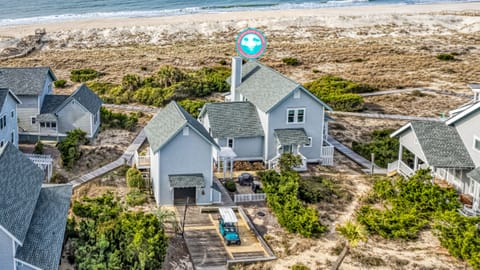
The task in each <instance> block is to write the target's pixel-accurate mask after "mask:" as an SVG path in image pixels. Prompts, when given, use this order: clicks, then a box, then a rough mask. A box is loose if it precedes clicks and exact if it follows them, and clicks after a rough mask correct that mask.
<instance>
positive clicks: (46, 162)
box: [25, 154, 53, 182]
mask: <svg viewBox="0 0 480 270" xmlns="http://www.w3.org/2000/svg"><path fill="white" fill-rule="evenodd" d="M25 156H26V157H28V158H29V159H30V160H31V161H32V162H33V163H35V164H36V165H37V166H38V167H40V169H42V170H44V171H45V170H46V171H47V182H50V179H51V178H52V174H53V158H52V156H50V155H38V154H25Z"/></svg>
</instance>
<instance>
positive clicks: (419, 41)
mask: <svg viewBox="0 0 480 270" xmlns="http://www.w3.org/2000/svg"><path fill="white" fill-rule="evenodd" d="M245 27H256V28H259V29H261V30H263V31H264V32H265V34H266V36H267V39H268V42H269V44H268V48H267V52H266V53H265V55H264V56H263V57H262V58H261V59H260V61H262V62H264V63H265V64H267V65H269V66H271V67H273V68H275V69H276V70H279V71H280V72H282V73H283V74H286V75H287V76H289V77H291V78H293V79H295V80H297V81H298V82H300V83H305V82H308V81H311V80H313V79H316V78H318V77H320V76H322V75H325V74H332V75H336V76H341V77H343V78H346V79H350V80H353V81H357V82H361V83H367V84H370V85H373V86H376V87H379V88H381V89H389V88H402V87H413V86H423V87H431V88H435V89H442V90H450V91H457V92H463V93H469V92H470V90H469V89H468V87H467V84H468V83H471V82H480V3H478V2H477V3H475V2H473V3H458V4H430V5H386V6H362V7H342V8H322V9H301V10H276V11H251V12H232V13H214V14H195V15H182V16H174V17H158V18H121V19H120V18H112V19H91V20H80V21H66V22H56V23H45V24H35V25H19V26H10V27H0V57H1V56H2V54H3V55H4V56H5V55H6V54H7V53H8V52H9V51H12V50H13V51H14V50H15V48H16V47H18V46H19V44H21V42H22V40H23V39H24V37H25V36H27V35H32V34H33V33H34V31H35V29H38V28H44V29H45V30H46V35H45V36H44V37H43V38H42V42H41V46H40V47H41V48H38V49H36V50H34V51H33V52H32V53H29V54H28V55H27V56H25V57H19V58H14V59H8V60H3V61H1V60H0V65H1V66H50V67H52V69H53V71H54V72H55V74H56V75H57V77H58V78H59V79H67V80H68V78H69V74H70V71H71V70H72V69H74V68H94V69H96V70H98V71H100V72H102V73H103V74H104V76H102V77H101V78H100V79H99V80H100V81H106V82H113V83H121V81H122V77H123V76H124V75H125V74H129V73H132V74H139V75H141V76H147V75H151V74H153V73H154V72H156V71H157V70H158V69H159V67H160V66H162V65H166V64H168V65H174V66H177V67H180V68H187V69H195V68H200V67H202V66H206V65H210V66H212V65H219V64H225V63H226V65H228V64H229V63H230V57H231V56H234V55H236V52H235V38H236V36H237V34H238V32H239V31H241V30H242V29H244V28H245ZM440 53H451V54H454V55H455V59H456V60H455V61H441V60H438V59H437V58H436V56H437V55H438V54H440ZM284 57H295V58H297V59H299V60H300V62H301V64H300V65H299V66H287V65H285V64H284V63H283V62H282V58H284ZM68 85H69V87H68V88H67V89H66V90H59V89H56V91H57V92H59V93H63V92H69V91H72V90H73V89H75V87H76V86H78V84H75V83H72V82H68ZM406 95H407V94H405V95H391V96H387V97H388V99H386V98H382V97H378V98H371V99H368V100H367V101H368V102H373V103H374V104H373V103H372V104H369V106H370V107H375V109H376V110H378V111H382V112H384V113H401V114H407V115H408V114H411V115H415V114H417V115H438V114H439V113H440V111H439V110H441V111H442V112H443V111H445V110H448V109H453V108H454V107H455V106H457V105H458V104H459V103H462V102H464V101H462V100H454V101H453V100H452V99H451V97H449V96H438V97H435V98H430V96H426V97H424V98H422V99H421V100H420V101H419V100H417V102H416V103H413V102H411V101H409V100H411V99H412V97H410V96H408V99H407V98H406ZM413 99H419V98H413ZM466 101H467V100H465V102H466ZM422 102H423V104H424V106H421V105H419V103H422ZM440 103H441V104H442V106H438V104H440ZM395 104H401V106H395ZM414 104H416V105H414ZM449 104H450V105H451V106H450V107H449V106H448V105H449ZM396 107H398V108H396ZM439 107H440V108H439ZM392 108H394V109H395V108H396V110H394V109H392ZM398 110H400V111H398ZM435 110H437V111H435ZM342 121H343V122H342ZM351 121H356V122H358V120H356V119H353V120H351ZM337 122H338V123H340V124H345V125H347V126H350V123H349V122H348V121H346V120H342V119H341V118H339V120H338V121H337ZM397 125H398V124H397ZM373 126H374V125H371V124H365V126H364V127H362V128H363V129H362V132H363V133H362V134H363V135H364V134H366V133H369V132H371V130H368V127H373ZM382 126H384V125H383V124H382ZM376 127H377V128H378V125H377V126H376ZM364 131H365V132H364ZM355 132H357V133H358V131H357V130H355ZM336 162H337V161H336ZM359 183H360V182H359ZM370 184H371V183H370ZM362 185H363V186H365V185H369V183H363V184H362ZM353 210H354V209H353V208H352V209H350V211H349V212H345V213H341V214H338V216H339V217H337V218H338V219H336V220H337V221H338V220H345V219H348V218H351V216H352V214H353V212H354V211H353ZM335 215H337V214H335ZM280 231H281V230H280ZM281 237H283V236H281V235H280V236H279V239H280V238H281ZM340 241H341V239H340V238H339V237H338V236H336V233H335V232H334V231H333V232H330V233H329V234H328V235H327V236H326V237H323V238H321V239H319V240H308V241H306V240H305V239H302V238H295V237H293V238H292V239H288V241H287V242H288V243H283V242H281V241H279V242H278V243H274V245H276V246H274V247H273V248H274V249H275V250H278V249H285V250H289V252H287V253H288V254H286V255H282V256H280V258H279V260H277V261H274V262H271V263H267V264H266V265H253V266H249V269H288V267H290V266H292V265H293V264H295V263H297V262H300V263H304V264H307V265H308V266H309V267H310V268H311V269H325V268H329V266H330V265H331V263H332V262H333V261H334V260H335V259H336V255H334V254H333V250H334V248H335V246H336V245H338V243H339V242H340ZM283 245H285V247H284V246H283ZM353 255H355V256H353ZM353 255H352V256H349V257H347V259H346V261H345V262H344V264H343V266H342V269H463V267H464V263H462V262H459V261H458V260H456V259H454V258H453V257H451V256H449V255H448V252H447V251H446V250H445V249H443V248H441V247H440V246H439V243H438V241H437V240H436V239H435V237H433V236H432V235H431V233H430V232H425V233H423V234H422V235H421V237H420V239H419V240H418V241H417V242H408V243H399V242H398V243H397V242H391V241H387V240H379V239H374V240H372V241H369V242H368V244H366V245H363V246H361V247H360V248H358V249H356V251H355V252H354V253H353ZM359 258H360V259H359ZM361 258H364V259H363V260H362V259H361ZM365 258H383V259H384V260H385V263H386V265H381V266H377V267H375V266H372V265H368V260H366V259H365ZM362 261H363V262H362ZM405 262H406V263H407V264H408V266H405ZM394 264H396V265H394Z"/></svg>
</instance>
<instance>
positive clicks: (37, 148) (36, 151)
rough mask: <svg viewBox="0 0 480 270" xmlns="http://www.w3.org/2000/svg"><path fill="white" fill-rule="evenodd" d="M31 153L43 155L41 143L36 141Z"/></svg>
mask: <svg viewBox="0 0 480 270" xmlns="http://www.w3.org/2000/svg"><path fill="white" fill-rule="evenodd" d="M33 153H34V154H37V155H42V154H43V143H42V141H37V143H36V144H35V148H34V149H33Z"/></svg>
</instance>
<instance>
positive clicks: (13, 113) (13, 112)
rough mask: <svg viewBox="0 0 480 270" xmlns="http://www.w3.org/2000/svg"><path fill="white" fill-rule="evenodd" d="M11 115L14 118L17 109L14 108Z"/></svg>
mask: <svg viewBox="0 0 480 270" xmlns="http://www.w3.org/2000/svg"><path fill="white" fill-rule="evenodd" d="M10 115H11V116H12V118H14V117H15V110H12V111H11V112H10Z"/></svg>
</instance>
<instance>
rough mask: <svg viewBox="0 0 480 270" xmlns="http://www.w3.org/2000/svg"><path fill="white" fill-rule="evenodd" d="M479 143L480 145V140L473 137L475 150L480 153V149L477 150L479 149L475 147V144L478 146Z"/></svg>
mask: <svg viewBox="0 0 480 270" xmlns="http://www.w3.org/2000/svg"><path fill="white" fill-rule="evenodd" d="M477 141H478V142H479V143H480V138H479V137H477V136H473V150H475V151H477V152H479V153H480V149H477V147H475V144H476V142H477Z"/></svg>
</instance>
